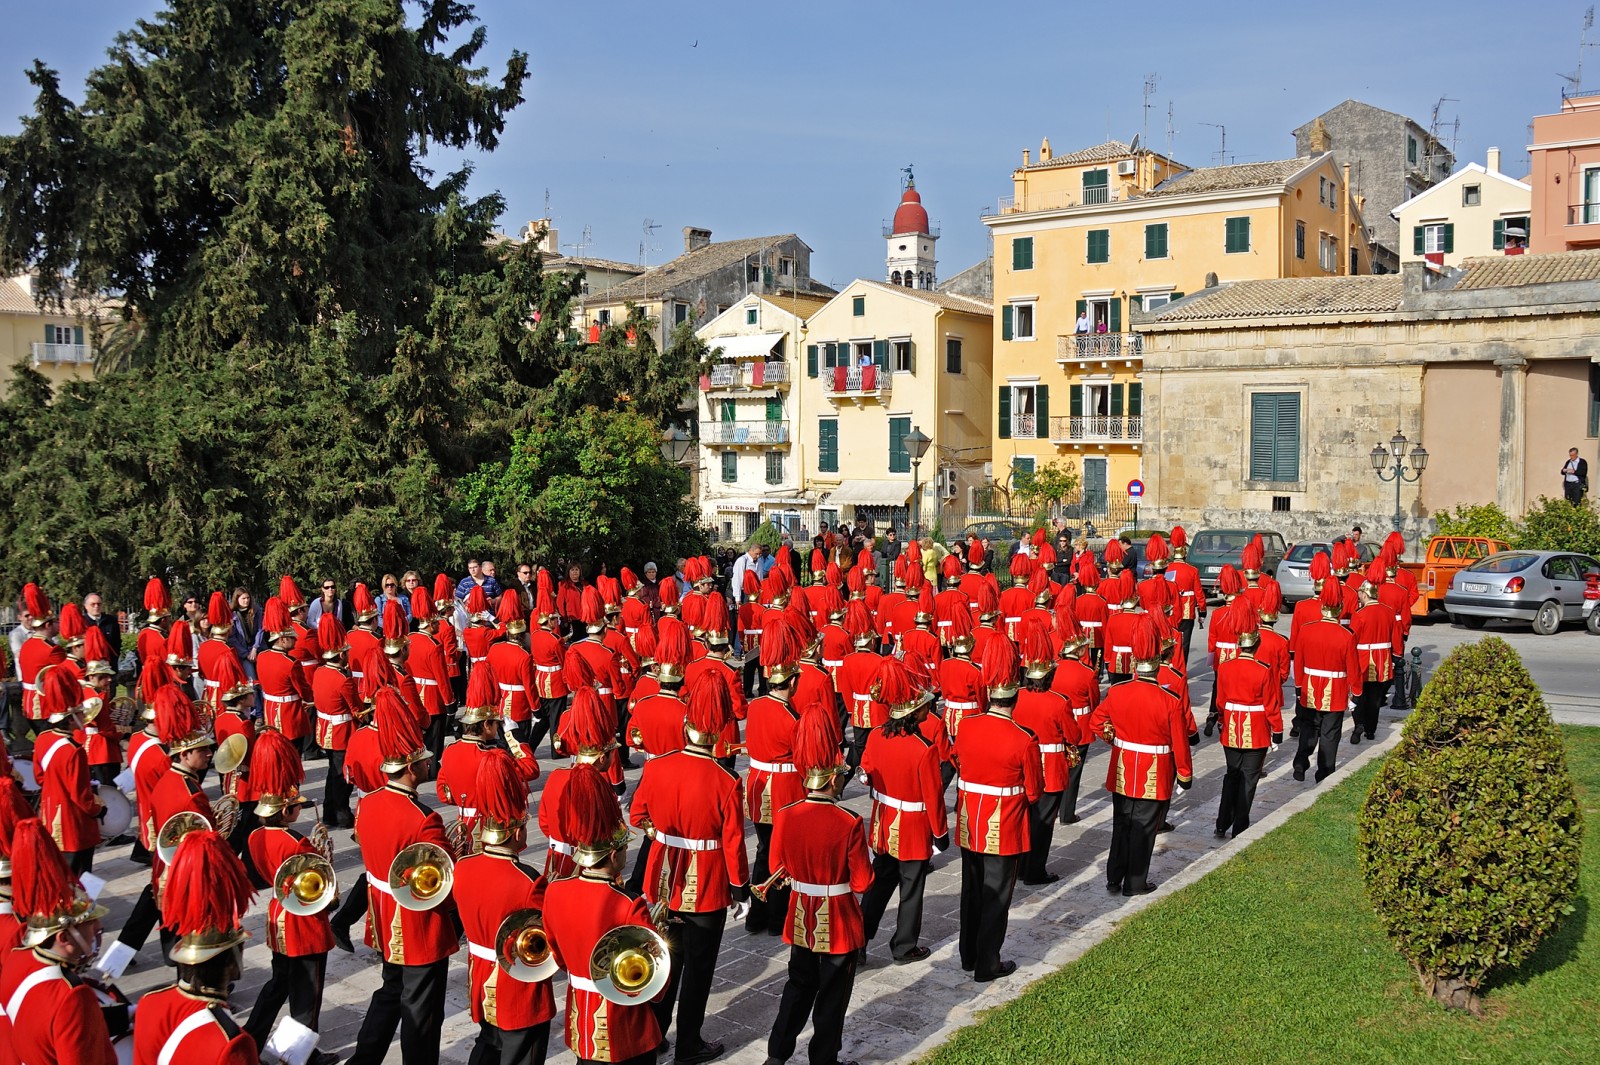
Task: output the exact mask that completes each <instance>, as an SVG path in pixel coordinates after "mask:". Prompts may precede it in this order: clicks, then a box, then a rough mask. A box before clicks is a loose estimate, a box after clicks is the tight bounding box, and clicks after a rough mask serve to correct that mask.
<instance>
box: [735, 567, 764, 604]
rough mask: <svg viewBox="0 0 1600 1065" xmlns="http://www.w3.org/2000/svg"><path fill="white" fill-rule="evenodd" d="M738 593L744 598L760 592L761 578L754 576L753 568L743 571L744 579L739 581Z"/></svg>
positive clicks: (757, 594)
mask: <svg viewBox="0 0 1600 1065" xmlns="http://www.w3.org/2000/svg"><path fill="white" fill-rule="evenodd" d="M739 594H740V595H742V596H744V597H745V598H746V599H749V598H750V597H751V596H759V595H760V594H761V578H760V577H757V576H756V571H755V570H753V569H747V570H745V571H744V580H743V581H742V582H741V583H740V588H739Z"/></svg>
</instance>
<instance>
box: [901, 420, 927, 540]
mask: <svg viewBox="0 0 1600 1065" xmlns="http://www.w3.org/2000/svg"><path fill="white" fill-rule="evenodd" d="M931 443H933V438H932V437H930V436H928V434H927V433H925V432H923V431H922V430H921V429H918V428H917V427H916V426H914V425H913V426H912V427H911V431H910V432H909V433H907V434H906V436H905V444H906V451H907V452H908V453H909V454H910V455H911V539H913V540H914V539H916V538H917V537H918V536H920V535H921V533H922V529H921V525H922V489H921V487H920V486H919V485H918V483H917V474H918V472H919V467H920V466H921V465H922V456H924V455H926V454H927V453H928V445H929V444H931Z"/></svg>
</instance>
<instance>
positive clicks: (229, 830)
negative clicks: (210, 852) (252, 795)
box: [211, 795, 239, 839]
mask: <svg viewBox="0 0 1600 1065" xmlns="http://www.w3.org/2000/svg"><path fill="white" fill-rule="evenodd" d="M211 813H212V815H213V816H214V817H215V818H216V820H217V825H216V828H217V832H218V834H220V835H221V836H222V838H224V839H226V838H228V837H229V836H231V835H233V829H234V826H235V825H237V824H238V823H239V800H238V799H236V798H235V797H233V796H232V795H224V796H222V797H221V798H220V799H218V800H217V801H216V802H214V803H212V804H211Z"/></svg>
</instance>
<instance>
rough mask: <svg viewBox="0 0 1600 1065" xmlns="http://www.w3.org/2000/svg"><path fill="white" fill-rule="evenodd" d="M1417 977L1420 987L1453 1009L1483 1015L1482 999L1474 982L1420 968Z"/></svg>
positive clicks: (1477, 1015)
mask: <svg viewBox="0 0 1600 1065" xmlns="http://www.w3.org/2000/svg"><path fill="white" fill-rule="evenodd" d="M1417 978H1418V979H1419V980H1420V981H1421V983H1422V989H1423V990H1424V991H1426V992H1427V993H1428V994H1429V996H1431V997H1432V998H1435V999H1437V1000H1438V1001H1440V1002H1442V1003H1444V1004H1445V1005H1446V1006H1447V1007H1449V1008H1450V1009H1453V1010H1463V1011H1465V1012H1467V1013H1470V1014H1472V1015H1473V1016H1474V1017H1482V1016H1483V999H1482V998H1480V997H1479V995H1478V988H1477V985H1476V984H1472V983H1468V982H1467V981H1466V980H1463V979H1461V978H1460V977H1455V976H1440V975H1438V974H1436V973H1425V972H1421V971H1420V970H1419V971H1418V973H1417Z"/></svg>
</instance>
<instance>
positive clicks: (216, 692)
mask: <svg viewBox="0 0 1600 1065" xmlns="http://www.w3.org/2000/svg"><path fill="white" fill-rule="evenodd" d="M224 657H227V658H232V657H233V648H232V647H229V646H228V640H227V637H225V636H223V637H217V636H213V637H211V638H210V639H209V640H202V641H201V643H200V646H199V647H196V648H195V649H194V667H195V669H196V670H198V671H199V673H200V676H201V677H202V678H203V679H204V680H205V686H206V688H205V701H206V705H207V706H211V707H220V706H221V705H222V684H221V682H220V681H218V680H217V678H218V677H220V676H221V675H222V673H221V666H220V665H219V663H220V662H221V660H222V659H223V658H224ZM257 657H260V656H257Z"/></svg>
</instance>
